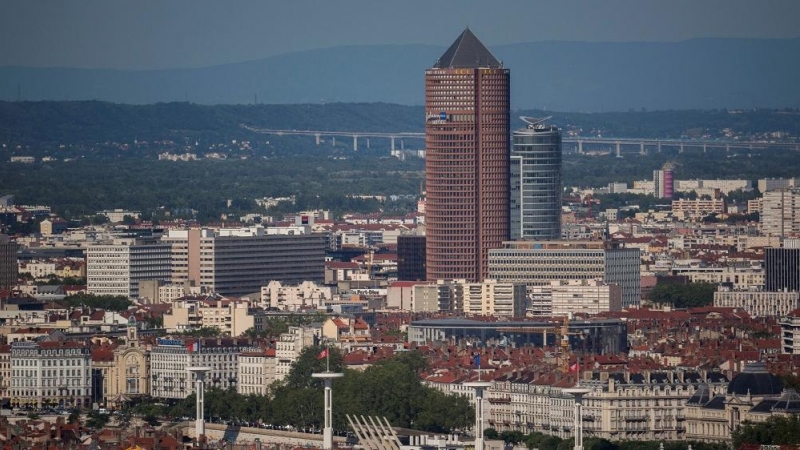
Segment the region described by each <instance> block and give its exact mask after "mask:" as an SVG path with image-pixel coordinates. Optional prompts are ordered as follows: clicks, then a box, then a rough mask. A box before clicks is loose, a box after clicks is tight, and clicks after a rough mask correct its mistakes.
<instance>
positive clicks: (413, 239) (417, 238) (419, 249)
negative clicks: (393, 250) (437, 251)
mask: <svg viewBox="0 0 800 450" xmlns="http://www.w3.org/2000/svg"><path fill="white" fill-rule="evenodd" d="M425 277H426V272H425V236H421V235H416V234H401V235H400V236H398V237H397V279H398V280H399V281H421V280H425Z"/></svg>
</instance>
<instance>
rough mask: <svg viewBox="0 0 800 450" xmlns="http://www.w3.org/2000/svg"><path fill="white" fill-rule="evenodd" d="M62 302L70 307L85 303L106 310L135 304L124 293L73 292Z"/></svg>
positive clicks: (121, 309)
mask: <svg viewBox="0 0 800 450" xmlns="http://www.w3.org/2000/svg"><path fill="white" fill-rule="evenodd" d="M61 302H62V303H64V304H65V305H66V306H67V307H69V308H75V307H77V306H81V305H84V306H88V307H90V308H97V309H104V310H106V311H125V310H127V309H128V308H130V307H131V306H133V302H131V301H130V299H128V297H125V296H124V295H94V294H73V295H68V296H66V297H64V299H63V300H61Z"/></svg>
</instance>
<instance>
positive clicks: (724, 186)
mask: <svg viewBox="0 0 800 450" xmlns="http://www.w3.org/2000/svg"><path fill="white" fill-rule="evenodd" d="M714 189H718V190H719V191H720V193H722V194H725V195H728V194H729V193H731V192H733V191H737V190H742V191H751V190H753V182H752V181H750V180H675V192H692V191H695V192H697V194H698V195H701V194H700V192H701V191H703V190H714ZM761 192H763V191H761Z"/></svg>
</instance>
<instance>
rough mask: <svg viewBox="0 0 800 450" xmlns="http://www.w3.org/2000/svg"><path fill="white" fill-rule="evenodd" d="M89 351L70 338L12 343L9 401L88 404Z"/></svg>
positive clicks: (21, 404) (25, 403)
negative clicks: (67, 339)
mask: <svg viewBox="0 0 800 450" xmlns="http://www.w3.org/2000/svg"><path fill="white" fill-rule="evenodd" d="M91 389H92V378H91V352H90V351H89V347H87V346H85V345H83V344H80V343H77V342H69V341H48V340H44V341H40V342H32V341H20V342H14V343H12V344H11V389H10V392H11V399H12V400H11V402H12V404H13V405H15V406H23V405H28V406H32V407H35V408H42V407H43V406H45V405H53V406H56V405H59V406H62V407H76V408H81V407H88V406H90V405H91Z"/></svg>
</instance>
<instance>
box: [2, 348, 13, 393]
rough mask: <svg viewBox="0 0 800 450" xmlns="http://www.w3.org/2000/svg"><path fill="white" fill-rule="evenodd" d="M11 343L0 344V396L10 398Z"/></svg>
mask: <svg viewBox="0 0 800 450" xmlns="http://www.w3.org/2000/svg"><path fill="white" fill-rule="evenodd" d="M10 388H11V345H10V344H7V345H2V346H0V398H10V397H11V395H10V391H9V389H10Z"/></svg>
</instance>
